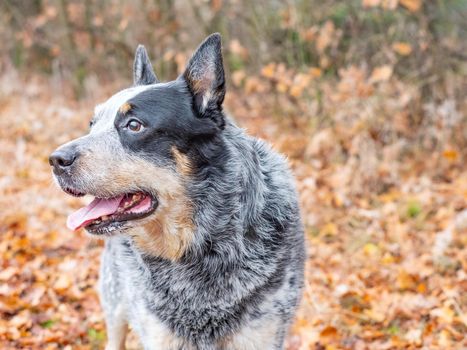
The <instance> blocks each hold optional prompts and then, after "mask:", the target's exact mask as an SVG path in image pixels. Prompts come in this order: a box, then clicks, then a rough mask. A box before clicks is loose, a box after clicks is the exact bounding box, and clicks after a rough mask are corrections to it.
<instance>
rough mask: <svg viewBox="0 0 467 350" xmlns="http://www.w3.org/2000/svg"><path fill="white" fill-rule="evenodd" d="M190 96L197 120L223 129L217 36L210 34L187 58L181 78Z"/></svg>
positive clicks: (219, 38)
mask: <svg viewBox="0 0 467 350" xmlns="http://www.w3.org/2000/svg"><path fill="white" fill-rule="evenodd" d="M181 78H182V79H184V80H185V81H186V83H187V85H188V88H189V90H190V92H191V94H192V95H193V105H194V109H195V112H197V113H198V116H199V117H201V118H202V117H209V118H211V119H212V120H213V121H214V122H215V123H216V124H217V126H218V127H220V128H221V129H222V128H223V127H224V123H225V122H224V116H223V114H222V102H223V101H224V96H225V79H224V66H223V63H222V46H221V36H220V34H219V33H215V34H211V35H210V36H208V37H207V38H206V39H205V40H204V42H203V43H202V44H201V45H200V46H199V48H198V49H197V50H196V52H195V53H194V54H193V56H192V57H191V59H190V61H189V62H188V65H187V67H186V69H185V72H184V73H183V74H182V76H181Z"/></svg>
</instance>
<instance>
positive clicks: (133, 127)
mask: <svg viewBox="0 0 467 350" xmlns="http://www.w3.org/2000/svg"><path fill="white" fill-rule="evenodd" d="M126 127H127V128H128V129H129V130H130V131H133V132H138V131H141V130H142V129H143V124H141V123H140V122H139V121H138V120H136V119H131V120H130V121H128V124H127V125H126Z"/></svg>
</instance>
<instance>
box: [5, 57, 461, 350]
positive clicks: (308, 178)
mask: <svg viewBox="0 0 467 350" xmlns="http://www.w3.org/2000/svg"><path fill="white" fill-rule="evenodd" d="M275 69H277V67H274V66H270V67H267V68H265V70H264V71H263V77H262V78H261V79H260V78H256V79H253V78H251V79H249V80H247V83H246V85H244V86H243V91H241V92H239V91H237V92H230V93H229V94H230V95H229V97H228V99H227V102H226V103H227V106H228V108H229V109H230V111H232V114H234V116H235V118H236V119H237V121H238V123H239V124H241V125H242V126H243V127H245V128H246V129H247V130H248V132H250V133H251V134H254V135H257V136H259V137H262V138H265V139H267V140H268V141H270V142H271V143H273V145H274V147H275V148H276V149H277V150H279V151H281V152H284V153H285V154H287V155H288V157H289V159H290V162H291V165H292V168H293V170H294V172H295V174H296V178H297V186H298V190H299V193H300V199H301V205H302V216H303V220H304V223H305V226H306V239H307V242H308V256H309V258H308V260H307V270H306V285H305V290H304V297H303V302H302V305H301V308H300V310H299V312H298V314H297V317H296V321H295V323H294V324H293V326H292V329H291V334H290V336H289V338H288V344H287V349H289V350H296V349H300V350H305V349H316V350H318V349H319V350H321V349H326V350H333V349H357V350H360V349H361V350H363V349H415V348H422V349H463V348H464V349H465V347H466V346H467V342H466V332H467V315H466V311H467V293H466V291H467V272H466V270H467V250H466V244H467V235H466V233H467V204H466V202H467V172H466V167H465V154H464V153H465V150H464V149H458V148H457V149H456V145H455V144H453V143H450V140H449V139H445V140H444V142H445V145H446V147H445V148H444V149H443V148H441V149H435V150H434V151H423V149H421V150H420V151H419V152H418V153H417V152H415V151H414V149H416V147H412V148H411V147H410V144H409V145H407V144H404V142H407V141H404V140H409V139H410V138H409V137H408V136H407V133H408V132H410V131H407V129H410V127H409V126H407V120H406V118H407V114H404V111H407V110H409V108H408V107H407V103H405V102H404V101H405V100H404V99H409V100H410V98H411V96H410V95H409V96H408V97H407V94H410V90H409V92H407V90H405V89H403V87H400V91H402V90H403V91H404V92H403V93H399V92H400V91H399V92H393V90H391V89H392V88H389V86H397V84H398V83H397V82H394V81H391V82H390V84H389V83H388V84H387V85H378V84H383V83H384V82H383V81H386V80H388V79H389V75H390V72H389V75H388V72H387V71H384V68H383V70H382V71H379V72H378V71H376V72H373V74H370V73H368V74H367V75H366V76H365V75H364V74H363V76H362V75H361V74H360V72H359V71H358V70H357V69H354V70H352V69H351V70H347V71H346V72H343V73H342V74H341V80H340V81H339V82H337V83H336V85H330V86H329V89H328V90H326V89H327V88H326V87H323V90H322V91H323V93H324V97H323V99H324V100H323V101H321V103H322V105H321V106H315V105H310V106H306V108H307V110H310V109H311V110H314V109H316V112H317V114H320V115H321V116H323V115H328V116H329V118H331V120H333V122H331V123H318V122H316V121H313V120H311V121H310V120H309V119H306V118H300V114H301V111H300V108H301V107H300V106H297V105H296V104H294V98H295V97H294V94H295V95H300V94H301V91H295V92H294V93H292V96H289V97H288V98H287V99H281V98H280V97H277V96H276V95H275V94H273V93H272V92H271V91H272V90H274V89H276V90H279V91H280V90H281V89H283V87H281V85H280V84H281V82H277V81H272V82H271V85H268V86H263V85H261V84H264V82H262V81H264V80H267V79H268V77H272V76H275V73H274V72H273V71H274V70H275ZM279 69H280V67H279ZM315 73H316V72H311V71H310V74H311V75H313V74H315ZM237 78H238V79H243V78H244V77H237ZM303 79H304V78H299V79H298V80H297V79H296V80H295V83H294V86H297V87H298V88H297V89H299V88H300V86H301V85H300V82H301V81H302V80H303ZM307 79H308V78H307ZM10 81H11V77H10V78H6V79H3V80H2V94H1V95H0V98H1V100H0V208H1V210H0V235H1V236H0V237H1V241H0V315H1V317H0V348H1V349H5V350H7V349H22V348H24V349H67V350H68V349H102V348H103V346H104V344H105V330H104V326H103V320H102V314H101V310H100V306H99V302H98V297H97V295H96V291H95V285H96V279H97V271H98V265H99V254H100V251H101V249H102V244H101V242H99V241H96V240H92V239H90V238H89V237H87V236H86V235H85V233H84V232H78V233H73V232H70V231H69V230H67V229H66V228H65V218H66V216H67V215H68V214H69V213H70V212H71V211H72V210H73V209H75V208H78V207H79V206H80V203H81V202H82V201H85V200H86V199H84V200H81V199H75V198H71V197H69V196H67V195H65V194H64V193H63V192H61V191H60V190H59V189H58V188H57V187H56V186H55V185H54V184H53V181H52V178H51V172H50V169H49V165H48V161H47V159H48V155H49V153H50V152H51V151H52V150H53V149H54V148H55V147H56V146H57V145H59V144H61V143H63V142H65V141H67V140H70V139H71V138H74V137H77V136H79V135H81V134H82V133H83V132H85V130H86V128H87V125H88V120H89V118H90V116H91V113H92V110H93V106H94V104H95V103H96V102H101V101H102V100H103V99H104V98H105V96H109V94H110V93H111V92H112V91H114V89H113V88H111V87H108V88H105V89H100V92H99V93H98V94H96V96H95V97H94V98H90V99H87V100H84V101H82V102H79V103H78V102H74V101H70V100H66V99H60V98H57V97H52V96H51V95H54V94H51V93H50V91H49V90H50V86H49V85H47V84H44V83H43V82H39V81H35V80H31V81H29V82H28V84H24V85H21V86H20V87H16V88H15V87H10V85H9V82H10ZM382 82H383V83H382ZM271 89H272V90H271ZM276 90H275V91H276ZM292 92H293V91H292ZM376 92H379V93H380V94H383V96H384V101H383V102H381V100H380V99H378V96H379V95H377V94H376ZM404 94H406V95H404ZM242 96H243V97H242ZM372 96H375V97H374V99H372V98H373V97H372ZM363 99H364V100H365V102H364V103H363V104H362V103H361V101H362V100H363ZM404 103H405V104H404ZM375 106H376V107H375ZM302 107H303V106H302ZM380 107H381V108H380ZM303 108H305V107H303ZM434 110H435V112H433V113H438V112H439V113H442V110H441V109H439V108H438V109H436V108H435V109H434ZM436 111H438V112H436ZM385 115H391V116H394V119H391V120H390V121H389V120H387V119H386V120H384V118H383V120H378V119H377V118H376V119H372V118H373V116H377V117H378V116H385ZM385 123H387V124H385ZM394 123H398V124H396V128H397V130H398V134H397V135H400V138H397V139H394V140H392V141H387V140H384V142H383V141H381V140H380V137H382V136H381V135H383V133H382V131H381V130H383V129H384V130H385V128H391V127H392V125H394ZM368 125H370V126H368ZM458 128H460V129H462V128H465V124H462V123H461V124H460V125H459V126H458ZM372 130H379V133H377V134H376V135H374V134H372ZM384 130H383V131H384ZM427 130H428V131H430V130H431V129H427ZM436 130H437V129H436V124H435V129H434V132H436ZM388 134H390V133H388ZM384 135H386V134H384ZM390 135H393V134H390ZM394 135H396V134H394ZM462 135H465V130H464V134H462V130H461V137H462ZM433 137H436V135H435V136H433ZM412 140H413V138H412ZM399 141H401V142H399ZM402 141H404V142H402ZM413 142H416V141H413ZM417 142H418V141H417ZM420 142H422V143H421V144H420V145H421V146H420V147H424V146H423V140H422V141H420ZM404 152H405V153H404ZM129 347H130V348H132V349H135V348H137V347H138V345H137V341H136V340H135V339H134V337H132V338H131V339H129Z"/></svg>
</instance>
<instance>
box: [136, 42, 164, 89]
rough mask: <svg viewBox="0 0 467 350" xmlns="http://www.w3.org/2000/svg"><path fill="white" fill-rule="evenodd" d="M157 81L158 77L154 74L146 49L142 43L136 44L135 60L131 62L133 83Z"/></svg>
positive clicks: (153, 82) (141, 83)
mask: <svg viewBox="0 0 467 350" xmlns="http://www.w3.org/2000/svg"><path fill="white" fill-rule="evenodd" d="M158 82H159V79H157V77H156V74H154V70H153V69H152V65H151V61H150V60H149V56H148V53H147V52H146V49H145V48H144V46H143V45H138V48H137V49H136V53H135V62H134V63H133V84H134V85H149V84H156V83H158Z"/></svg>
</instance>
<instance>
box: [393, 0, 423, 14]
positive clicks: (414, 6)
mask: <svg viewBox="0 0 467 350" xmlns="http://www.w3.org/2000/svg"><path fill="white" fill-rule="evenodd" d="M399 2H400V4H401V5H402V6H404V7H405V8H406V9H407V10H409V11H410V12H417V11H418V10H420V8H421V7H422V0H399Z"/></svg>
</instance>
